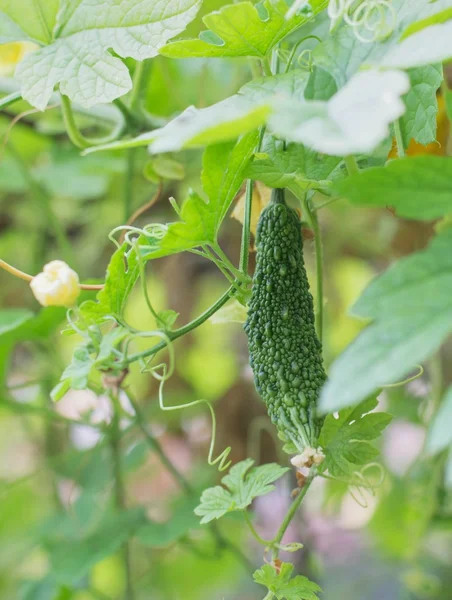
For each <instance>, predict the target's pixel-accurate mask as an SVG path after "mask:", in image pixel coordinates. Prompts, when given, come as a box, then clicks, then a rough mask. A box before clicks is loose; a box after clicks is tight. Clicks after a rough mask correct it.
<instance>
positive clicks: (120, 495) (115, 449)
mask: <svg viewBox="0 0 452 600" xmlns="http://www.w3.org/2000/svg"><path fill="white" fill-rule="evenodd" d="M110 399H111V401H112V404H113V419H112V423H111V451H112V461H113V475H114V480H115V498H116V506H117V508H118V510H120V511H123V510H125V508H126V493H125V485H124V479H123V474H122V469H121V448H120V442H119V440H120V436H121V430H120V421H119V418H120V417H119V415H120V411H119V398H118V390H116V393H113V392H112V393H110ZM122 557H123V562H124V570H125V575H126V594H125V600H134V599H135V593H134V589H133V576H132V565H131V560H130V546H129V542H128V541H125V542H124V544H123V547H122Z"/></svg>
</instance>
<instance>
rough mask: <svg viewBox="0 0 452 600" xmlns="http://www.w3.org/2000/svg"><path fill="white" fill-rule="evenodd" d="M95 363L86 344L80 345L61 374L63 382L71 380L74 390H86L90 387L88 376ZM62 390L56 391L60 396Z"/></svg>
mask: <svg viewBox="0 0 452 600" xmlns="http://www.w3.org/2000/svg"><path fill="white" fill-rule="evenodd" d="M93 365H94V358H93V357H92V356H91V352H90V350H89V349H88V348H87V347H86V346H79V347H78V348H76V349H75V350H74V353H73V355H72V360H71V362H70V363H69V365H68V366H67V367H66V368H65V369H64V371H63V374H62V375H61V382H62V383H63V382H66V381H67V382H69V385H70V387H71V388H72V389H73V390H85V389H86V388H87V387H88V378H89V374H90V373H91V369H92V367H93ZM61 391H62V390H61V389H60V388H59V389H58V390H56V391H55V393H54V396H55V397H58V396H59V395H60V392H61Z"/></svg>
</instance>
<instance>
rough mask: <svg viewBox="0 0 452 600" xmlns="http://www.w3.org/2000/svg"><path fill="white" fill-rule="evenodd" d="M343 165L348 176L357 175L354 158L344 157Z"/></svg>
mask: <svg viewBox="0 0 452 600" xmlns="http://www.w3.org/2000/svg"><path fill="white" fill-rule="evenodd" d="M344 163H345V166H346V167H347V171H348V174H349V175H356V174H357V173H359V167H358V163H357V162H356V158H355V157H354V156H353V155H350V156H345V157H344Z"/></svg>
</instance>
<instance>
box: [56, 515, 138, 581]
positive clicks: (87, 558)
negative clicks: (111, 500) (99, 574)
mask: <svg viewBox="0 0 452 600" xmlns="http://www.w3.org/2000/svg"><path fill="white" fill-rule="evenodd" d="M145 520H146V517H145V514H144V510H143V509H142V508H135V509H130V510H128V511H124V512H122V513H118V514H116V515H109V516H107V517H106V518H105V519H104V520H103V521H102V522H101V523H100V524H99V526H98V527H97V529H96V530H95V531H94V532H92V533H89V534H88V535H87V536H83V528H82V530H81V537H80V539H79V540H74V541H68V540H65V541H64V542H62V543H61V544H56V545H54V546H53V547H52V548H51V553H50V561H51V565H52V572H53V573H54V576H55V579H56V580H57V581H59V582H60V583H62V584H67V585H71V584H73V583H76V582H77V581H79V580H80V579H81V578H82V577H84V576H85V575H87V574H88V572H89V570H90V569H91V568H92V567H93V566H94V565H95V564H96V563H98V562H99V561H101V560H102V559H104V558H105V557H107V556H110V555H111V554H113V553H114V552H116V551H117V550H118V549H119V548H120V547H121V546H122V544H123V543H124V542H125V541H127V540H128V539H129V538H130V537H132V536H133V535H134V534H135V532H136V531H137V530H138V529H139V528H140V527H141V526H142V525H143V524H144V523H145Z"/></svg>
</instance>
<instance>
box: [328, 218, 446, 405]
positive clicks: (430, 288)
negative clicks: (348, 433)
mask: <svg viewBox="0 0 452 600" xmlns="http://www.w3.org/2000/svg"><path fill="white" fill-rule="evenodd" d="M451 289H452V231H451V230H445V231H444V232H443V233H442V234H441V235H439V236H437V237H436V238H434V239H433V242H432V243H431V245H430V246H429V247H428V248H427V249H426V250H424V251H422V252H418V253H416V254H413V255H411V256H409V257H407V258H404V259H402V260H400V261H398V262H397V263H395V264H394V265H393V266H392V267H390V268H389V269H388V270H387V271H386V272H385V273H384V274H383V275H381V276H380V277H378V278H377V279H375V280H374V281H373V282H372V283H371V284H370V285H369V287H367V288H366V290H365V291H364V293H363V294H362V296H361V297H360V299H359V300H358V302H357V303H356V304H355V306H354V307H353V313H354V314H355V315H357V316H360V317H370V318H372V319H374V322H373V323H372V324H371V325H369V326H368V327H367V328H366V329H364V331H363V332H361V334H360V335H359V336H358V337H357V338H356V339H355V340H354V341H353V342H352V343H351V344H350V346H348V348H346V350H345V351H344V352H343V353H342V354H341V355H340V356H339V358H337V359H336V360H335V362H334V363H333V365H332V367H331V369H330V373H329V380H328V381H327V382H326V384H325V386H324V388H323V391H322V395H321V398H320V407H319V408H320V410H321V411H323V412H329V411H334V410H339V409H341V408H343V407H345V406H352V405H353V404H356V403H357V402H359V401H360V400H362V399H363V398H365V397H366V396H368V395H369V394H371V393H372V392H373V391H374V390H376V389H378V388H379V387H381V386H383V385H385V384H388V383H394V382H396V381H398V380H400V379H401V378H403V377H405V376H406V375H407V373H409V371H410V370H411V369H413V368H415V367H416V365H418V364H419V363H421V362H422V361H423V360H424V359H425V358H427V357H428V356H430V355H431V354H432V353H433V352H435V351H436V350H437V348H438V347H439V346H440V345H441V343H442V342H443V340H444V339H445V338H446V336H447V335H448V334H449V333H450V331H451V330H452V304H451V301H450V296H451Z"/></svg>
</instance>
